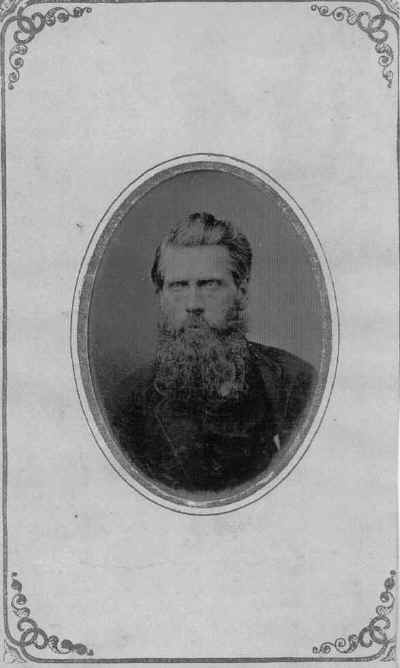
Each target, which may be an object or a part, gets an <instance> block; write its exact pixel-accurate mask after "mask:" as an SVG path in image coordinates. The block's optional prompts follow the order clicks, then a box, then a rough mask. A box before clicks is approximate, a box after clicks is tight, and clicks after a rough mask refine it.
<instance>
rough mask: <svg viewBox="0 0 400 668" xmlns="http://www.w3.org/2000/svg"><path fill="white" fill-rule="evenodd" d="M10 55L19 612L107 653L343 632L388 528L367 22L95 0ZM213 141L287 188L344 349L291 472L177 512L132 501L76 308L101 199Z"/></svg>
mask: <svg viewBox="0 0 400 668" xmlns="http://www.w3.org/2000/svg"><path fill="white" fill-rule="evenodd" d="M50 6H51V5H42V6H41V7H40V8H39V9H40V11H42V12H44V11H46V10H47V9H48V8H49V7H50ZM360 6H361V5H359V6H356V7H357V8H358V7H360ZM363 8H366V9H368V8H369V10H370V11H371V6H370V5H366V6H365V7H364V5H363ZM11 36H12V30H11V29H9V31H8V33H7V43H6V53H8V51H9V49H10V47H11V46H12V42H11ZM391 43H392V44H393V47H395V38H394V35H393V36H392V37H391ZM25 60H26V62H25V65H24V67H23V69H22V70H21V79H20V81H19V82H18V83H17V84H16V87H15V90H13V91H8V92H7V94H6V123H7V127H6V132H7V230H8V249H7V250H8V274H7V275H8V285H7V289H8V490H7V499H8V510H7V518H8V570H9V572H12V571H13V570H15V571H17V572H18V574H19V577H20V580H21V581H22V582H23V586H24V592H25V594H26V595H27V597H28V600H29V607H30V608H31V610H32V616H33V617H34V618H35V619H36V620H37V621H38V623H40V625H41V626H42V628H44V629H45V630H46V632H47V633H48V634H49V635H50V634H56V635H59V636H60V637H62V638H64V637H67V638H71V639H72V640H74V641H76V642H84V643H86V644H87V645H88V646H89V647H91V648H93V650H94V652H95V657H101V658H106V659H108V658H112V657H114V658H119V657H146V656H152V657H214V656H215V657H240V656H251V657H258V656H259V657H279V656H288V657H307V656H312V647H313V646H314V645H319V644H320V643H321V642H322V641H324V640H334V639H335V638H337V637H339V636H341V635H348V634H350V633H357V632H358V631H359V630H361V628H362V627H363V626H364V625H365V624H367V623H368V622H369V620H370V619H371V618H372V617H373V616H374V611H375V606H376V605H377V604H378V602H379V601H378V596H379V593H380V592H381V591H382V590H383V582H384V579H385V578H386V577H387V576H388V574H389V571H390V569H392V568H393V567H395V564H396V542H397V536H396V486H395V485H396V415H397V368H398V361H397V350H398V329H397V322H398V274H397V267H398V235H397V220H396V216H397V213H396V211H397V209H396V146H395V129H396V100H397V90H396V87H395V86H394V87H393V88H392V89H389V88H388V87H387V86H386V83H385V81H384V80H383V78H382V76H381V69H380V68H379V66H378V63H377V54H376V53H375V52H374V48H373V44H372V42H371V41H370V40H369V39H368V38H367V36H366V35H365V34H363V33H362V32H361V31H360V30H359V28H357V27H356V26H354V27H350V26H348V25H346V24H339V23H337V22H335V21H334V20H333V19H332V18H324V17H320V16H318V15H317V14H316V13H313V12H311V11H310V4H309V3H306V2H304V3H303V2H300V3H276V4H275V3H265V4H264V3H263V4H261V3H256V4H251V3H232V4H231V3H215V4H214V3H204V4H201V3H182V4H180V3H177V4H169V3H165V4H164V3H154V4H153V3H152V4H123V5H122V4H121V5H111V4H104V5H103V4H96V5H92V13H91V14H88V15H85V16H84V17H82V18H79V19H71V20H70V21H69V22H68V23H67V24H66V25H57V26H55V27H53V28H51V29H50V28H45V29H44V30H43V32H42V33H41V34H40V35H39V36H37V37H36V38H35V40H34V41H33V42H32V43H31V44H30V45H29V54H28V55H27V56H26V59H25ZM7 68H8V66H7ZM7 71H8V69H7ZM207 151H210V152H213V153H222V154H228V155H231V156H234V157H236V158H239V159H242V160H246V161H248V162H250V163H253V164H254V165H256V166H258V167H260V168H261V169H265V170H266V171H267V172H268V173H270V174H271V175H272V176H273V177H274V178H275V179H276V180H277V181H278V182H279V183H281V184H282V185H283V186H284V187H285V188H286V189H287V190H288V191H289V192H290V193H291V195H292V196H293V197H295V198H296V200H297V201H298V202H299V204H300V205H301V206H302V208H303V209H304V211H305V212H306V214H307V216H308V217H309V219H310V221H311V222H312V224H313V226H314V228H315V230H316V232H317V234H318V235H319V238H320V240H321V243H322V245H323V248H324V250H325V253H326V256H327V258H328V262H329V264H330V268H331V271H332V275H333V279H334V282H335V287H336V292H337V298H338V307H339V313H340V322H341V345H340V359H339V367H338V373H337V378H336V383H335V387H334V391H333V395H332V398H331V401H330V404H329V407H328V411H327V413H326V416H325V419H324V421H323V424H322V426H321V428H320V430H319V433H318V435H317V437H316V438H315V440H314V443H313V444H312V446H311V448H310V450H309V451H308V452H307V454H306V456H305V457H304V459H303V460H302V462H301V463H300V464H299V466H298V467H297V468H296V469H295V471H293V472H292V473H291V475H290V476H289V477H288V478H287V479H286V480H285V481H284V482H283V483H282V484H281V485H280V486H279V487H278V488H276V489H275V490H274V491H273V492H272V493H270V494H269V495H267V496H266V497H265V498H263V499H261V500H259V501H258V502H257V503H255V504H253V505H252V506H250V507H248V508H244V509H241V510H239V511H236V512H234V513H232V514H229V515H222V516H217V517H191V516H182V515H178V514H176V513H174V512H172V511H169V510H166V509H163V508H160V507H157V506H155V505H153V504H151V503H150V502H149V501H147V500H146V499H144V498H142V497H140V496H139V495H138V494H137V493H135V492H134V491H133V490H132V489H131V488H130V487H128V485H126V483H124V482H123V481H122V480H121V479H120V478H119V477H118V476H117V475H116V474H115V472H114V471H113V469H112V468H111V466H110V465H109V464H108V462H107V461H106V459H105V458H104V457H103V455H102V453H101V452H100V450H99V449H98V448H97V446H96V444H95V442H94V440H93V438H92V436H91V434H90V432H89V430H88V427H87V424H86V421H85V418H84V415H83V413H82V410H81V408H80V405H79V402H78V398H77V394H76V390H75V385H74V379H73V373H72V366H71V358H70V351H69V319H70V311H71V304H72V295H73V288H74V284H75V281H76V277H77V273H78V269H79V265H80V262H81V260H82V257H83V254H84V252H85V249H86V246H87V244H88V242H89V239H90V237H91V235H92V233H93V232H94V230H95V228H96V225H97V224H98V222H99V220H100V218H101V217H102V215H103V214H104V212H105V210H106V208H107V207H108V206H109V204H110V203H111V201H112V200H113V199H114V198H115V196H116V195H117V194H118V193H119V192H120V191H121V190H122V188H124V187H125V186H126V185H127V184H128V183H130V182H131V181H132V180H133V179H134V178H135V177H137V176H138V175H139V174H140V173H141V172H143V171H144V170H146V169H148V168H150V167H152V166H153V165H155V164H157V163H159V162H162V161H164V160H168V159H170V158H172V157H174V156H176V155H179V154H189V153H194V152H207ZM9 614H10V626H11V628H12V629H14V628H15V621H16V619H15V617H13V616H12V613H9ZM372 649H373V651H374V652H375V651H377V650H378V649H379V647H378V646H376V645H374V647H373V648H372ZM33 653H34V655H35V656H38V657H42V660H44V659H45V658H49V657H52V656H53V658H54V655H52V654H51V652H49V651H48V650H46V651H45V652H42V653H40V652H39V651H38V650H34V652H33ZM368 654H369V655H371V654H372V650H371V649H370V650H364V655H368ZM359 655H361V656H362V655H363V653H362V652H361V653H359Z"/></svg>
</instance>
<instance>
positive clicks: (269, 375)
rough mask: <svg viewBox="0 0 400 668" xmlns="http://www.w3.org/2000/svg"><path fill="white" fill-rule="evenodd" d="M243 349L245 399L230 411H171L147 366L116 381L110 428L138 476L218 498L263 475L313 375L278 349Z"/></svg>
mask: <svg viewBox="0 0 400 668" xmlns="http://www.w3.org/2000/svg"><path fill="white" fill-rule="evenodd" d="M248 345H249V350H250V367H251V374H250V381H251V382H250V388H249V393H248V395H247V396H246V399H245V400H243V401H242V402H241V403H238V402H236V403H235V404H232V405H231V406H229V405H226V406H225V407H222V408H221V407H218V408H215V409H213V408H210V407H207V408H201V406H198V405H197V406H192V407H191V408H188V407H187V406H186V407H185V408H184V409H182V407H179V406H176V405H172V404H171V403H170V402H169V401H167V400H166V399H165V397H163V396H162V395H161V394H160V393H159V392H158V391H157V389H156V388H155V387H154V383H153V379H154V370H153V367H152V366H149V367H146V368H144V369H141V370H140V371H138V372H136V373H135V374H133V375H131V376H128V378H127V379H126V380H125V381H124V382H123V384H122V386H121V388H120V389H119V392H118V393H117V397H116V400H115V402H114V404H113V408H112V410H111V425H112V428H113V431H114V432H115V434H116V436H117V439H118V441H119V443H120V444H121V446H122V448H123V450H124V451H125V453H126V454H127V455H128V457H129V458H130V459H131V461H132V463H133V464H135V465H136V466H137V467H138V468H139V469H140V470H141V471H142V472H143V473H144V474H146V475H147V476H149V477H150V478H151V479H153V480H157V481H158V482H161V483H163V484H164V485H166V486H168V487H170V488H174V489H180V488H182V489H186V490H191V491H195V490H198V491H199V490H203V491H205V490H213V491H217V490H221V489H225V488H227V487H232V486H235V485H238V484H241V483H243V482H245V481H246V480H249V479H253V478H254V477H255V476H257V475H259V474H260V473H264V472H265V471H266V470H267V468H268V466H269V463H270V461H271V459H272V457H273V456H274V454H275V453H276V452H277V450H278V449H279V448H280V447H282V445H284V444H285V442H286V441H287V440H288V438H289V437H290V435H291V434H292V433H293V431H294V430H295V428H296V426H297V424H298V423H299V420H300V418H301V417H302V415H303V413H304V411H305V408H306V406H307V404H308V402H309V400H310V397H311V394H312V390H313V387H314V383H315V376H316V374H315V371H314V369H313V367H312V366H311V365H310V364H308V363H307V362H304V361H303V360H301V359H299V358H298V357H296V356H295V355H292V354H291V353H288V352H286V351H284V350H280V349H278V348H271V347H266V346H263V345H261V344H259V343H251V342H249V344H248Z"/></svg>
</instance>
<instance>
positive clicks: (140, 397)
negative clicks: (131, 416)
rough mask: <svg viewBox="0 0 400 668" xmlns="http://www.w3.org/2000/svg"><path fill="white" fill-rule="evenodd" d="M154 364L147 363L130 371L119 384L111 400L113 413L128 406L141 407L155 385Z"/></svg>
mask: <svg viewBox="0 0 400 668" xmlns="http://www.w3.org/2000/svg"><path fill="white" fill-rule="evenodd" d="M153 378H154V365H153V364H152V363H150V364H146V365H144V366H141V367H139V368H137V369H136V370H135V371H133V372H131V373H128V374H127V375H126V376H125V377H124V378H123V379H122V380H121V381H120V383H119V384H118V385H117V387H116V388H115V390H114V392H113V397H112V400H111V402H110V403H111V406H110V408H111V411H112V412H113V413H116V414H118V413H120V412H121V411H122V412H123V411H124V410H125V408H126V407H133V406H135V405H136V406H137V407H140V406H141V405H142V404H143V403H144V402H145V398H146V394H147V392H148V390H149V389H150V388H151V387H152V385H153Z"/></svg>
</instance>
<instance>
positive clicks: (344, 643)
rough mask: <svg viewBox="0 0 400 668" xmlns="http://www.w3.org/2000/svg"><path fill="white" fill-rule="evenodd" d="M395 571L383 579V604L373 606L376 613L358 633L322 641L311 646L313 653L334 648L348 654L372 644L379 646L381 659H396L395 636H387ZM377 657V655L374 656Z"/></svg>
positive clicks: (391, 609) (392, 601)
mask: <svg viewBox="0 0 400 668" xmlns="http://www.w3.org/2000/svg"><path fill="white" fill-rule="evenodd" d="M395 577H396V571H390V577H388V578H387V579H386V580H385V584H384V586H385V591H383V592H381V594H380V596H379V600H380V601H381V603H383V604H384V605H378V606H377V607H376V608H375V612H376V615H375V617H373V618H372V619H371V621H370V622H369V624H367V626H364V628H362V629H361V631H360V632H359V633H358V634H355V633H354V634H351V635H349V636H348V637H347V639H346V638H343V637H341V638H336V640H335V641H334V642H323V643H322V644H321V645H320V646H319V647H313V653H314V654H324V655H327V654H330V653H331V652H332V650H336V652H338V653H339V654H350V653H351V652H354V651H355V650H356V649H360V648H364V649H365V648H368V647H372V646H373V645H377V646H380V648H381V649H380V651H379V652H378V655H379V658H380V659H381V660H382V661H395V659H396V636H395V635H393V637H389V630H390V628H391V626H392V622H391V619H390V617H389V615H391V613H392V612H393V609H394V606H395V597H394V594H393V591H392V590H393V589H394V587H395V586H396V579H395ZM376 658H378V656H377V657H376Z"/></svg>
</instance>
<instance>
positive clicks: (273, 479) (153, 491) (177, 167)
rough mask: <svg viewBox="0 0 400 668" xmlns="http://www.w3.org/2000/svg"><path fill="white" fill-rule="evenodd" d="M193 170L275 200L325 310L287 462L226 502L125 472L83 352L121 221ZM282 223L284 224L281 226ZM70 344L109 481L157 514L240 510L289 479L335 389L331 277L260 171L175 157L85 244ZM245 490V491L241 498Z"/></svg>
mask: <svg viewBox="0 0 400 668" xmlns="http://www.w3.org/2000/svg"><path fill="white" fill-rule="evenodd" d="M200 171H215V172H218V173H225V174H231V175H232V176H235V177H237V178H241V179H243V180H244V181H245V182H247V183H249V184H251V185H253V186H255V187H257V188H258V189H259V190H260V191H266V190H267V189H268V188H269V189H270V190H272V191H273V192H274V193H275V194H277V195H278V196H279V197H281V198H282V200H283V201H284V202H285V204H286V205H287V206H288V207H290V210H291V211H292V212H293V214H294V217H295V218H296V223H292V226H293V227H295V228H296V232H297V234H298V236H299V237H301V239H302V240H303V243H304V246H308V247H310V248H312V251H313V254H314V256H315V258H316V259H317V261H318V274H320V276H321V278H322V279H323V281H324V283H325V285H324V286H322V285H319V286H318V287H319V293H320V298H321V302H323V304H322V307H321V311H324V310H325V311H326V314H324V315H325V318H324V320H323V330H324V331H323V349H322V358H321V368H320V369H319V370H318V373H319V376H320V375H321V373H323V374H324V376H325V378H323V380H321V378H319V380H318V382H317V384H316V387H315V388H314V390H313V398H312V400H311V401H310V406H309V407H308V409H307V412H306V415H305V417H304V419H303V420H302V421H301V425H300V428H299V432H298V434H296V436H295V438H294V439H293V443H292V444H291V445H290V447H289V448H288V457H289V456H290V458H289V460H288V462H287V463H286V464H285V465H284V467H283V468H282V470H281V471H280V472H279V473H277V475H276V476H273V475H272V474H271V472H270V470H269V469H268V470H267V471H266V473H265V474H264V475H263V476H262V477H260V476H259V479H258V481H257V482H256V483H253V484H252V483H249V484H248V485H246V486H241V488H240V490H239V491H237V492H233V493H230V494H229V495H227V496H225V495H220V496H219V498H218V500H217V501H216V502H214V501H210V500H207V501H189V500H185V499H184V498H183V497H179V495H176V494H173V493H172V492H171V493H168V492H166V491H164V490H163V489H162V486H159V485H158V484H157V483H152V482H151V481H149V480H148V479H146V476H141V475H140V473H139V472H138V471H137V470H136V469H135V467H134V466H129V463H128V462H127V458H126V457H124V456H123V455H122V451H121V448H120V447H119V445H118V444H117V443H116V439H115V437H114V436H113V434H112V433H111V430H110V429H109V428H108V427H107V424H106V420H105V419H104V416H103V414H102V411H101V409H100V408H99V404H98V400H97V398H96V392H95V388H94V383H93V380H92V377H91V372H90V363H89V351H88V320H89V312H90V305H91V296H92V293H93V286H94V283H95V280H96V275H97V270H98V267H99V264H100V262H101V260H102V258H103V256H104V253H106V250H107V247H108V244H109V242H110V241H111V239H112V237H113V235H114V233H115V231H116V230H117V229H118V227H119V225H120V223H121V221H122V219H123V218H124V217H125V215H126V214H127V212H128V211H130V210H131V209H132V208H134V206H135V205H136V204H137V203H138V202H139V201H140V200H141V199H142V197H144V196H145V195H148V194H149V193H150V192H151V191H152V190H153V188H156V187H157V186H158V185H160V184H161V183H165V182H167V181H168V180H171V179H173V178H174V177H178V176H179V175H183V174H187V173H192V172H193V173H195V172H200ZM287 224H288V225H289V222H288V223H287ZM299 243H300V240H299ZM310 255H311V253H310ZM324 288H325V289H324ZM70 341H71V345H70V349H71V358H72V364H73V369H74V378H75V384H76V388H77V392H78V396H79V400H80V404H81V407H82V410H83V412H84V414H85V418H86V421H87V423H88V425H89V428H90V431H91V432H92V435H93V437H94V439H95V441H96V443H97V445H98V447H99V448H100V450H101V452H102V453H103V455H104V456H105V457H106V459H107V461H108V462H109V463H110V464H111V466H112V468H113V469H114V470H115V471H116V472H117V474H118V475H119V476H120V477H121V478H122V479H123V480H124V481H125V482H126V483H127V484H128V485H129V486H130V487H132V488H133V489H135V491H137V492H138V493H139V494H141V495H142V496H144V497H145V498H147V499H148V500H150V501H152V502H154V503H156V504H157V505H159V506H161V507H163V508H167V509H169V510H173V511H175V512H179V513H182V514H190V515H220V514H225V513H229V512H234V511H236V510H238V509H240V508H244V507H246V506H248V505H250V504H252V503H255V502H256V501H258V500H259V499H261V498H263V497H264V496H266V495H267V494H269V493H270V492H271V491H272V490H273V489H275V487H277V486H278V485H279V484H280V483H281V482H283V480H285V479H286V478H287V476H289V475H290V473H291V472H292V471H293V470H294V469H295V468H296V466H297V465H298V463H299V462H300V461H301V460H302V458H303V457H304V455H305V454H306V452H307V450H308V449H309V447H310V446H311V443H312V441H313V440H314V438H315V436H316V434H317V433H318V430H319V428H320V425H321V423H322V421H323V418H324V415H325V413H326V410H327V407H328V404H329V399H330V397H331V394H332V390H333V386H334V383H335V377H336V371H337V365H338V359H339V342H340V324H339V310H338V304H337V298H336V291H335V286H334V281H333V278H332V273H331V271H330V268H329V264H328V260H327V258H326V255H325V253H324V249H323V247H322V244H321V241H320V239H319V238H318V235H317V234H316V232H315V230H314V228H313V226H312V224H311V223H310V221H309V220H308V218H307V216H306V215H305V213H304V211H303V210H302V209H301V207H300V206H299V205H298V204H297V202H296V200H295V199H294V198H293V197H292V196H291V195H289V193H288V192H287V191H286V190H285V188H283V187H282V186H281V185H280V184H278V183H277V181H276V180H275V179H274V178H273V177H271V176H270V175H269V174H268V173H267V172H265V171H264V170H262V169H260V168H259V167H256V166H254V165H252V164H250V163H248V162H246V161H244V160H240V159H238V158H233V157H232V156H227V155H221V154H216V153H193V154H187V155H180V156H176V157H175V158H171V159H169V160H165V161H163V162H161V163H159V164H157V165H155V166H154V167H152V168H150V169H147V170H146V171H145V172H143V173H142V174H141V175H139V176H138V177H137V178H136V179H135V180H134V181H132V182H131V183H130V184H129V185H128V186H127V187H126V188H124V189H123V190H122V192H121V193H120V194H119V195H118V196H117V197H116V198H115V199H114V201H113V202H112V204H111V205H110V207H109V208H108V209H107V212H106V214H105V215H104V216H103V218H102V219H101V221H100V223H99V224H98V226H97V228H96V230H95V231H94V233H93V235H92V237H91V239H90V241H89V244H88V246H87V248H86V252H85V255H84V257H83V260H82V263H81V265H80V268H79V273H78V278H77V282H76V285H75V290H74V297H73V306H72V310H71V328H70ZM328 347H329V348H330V351H329V354H328V350H327V348H328ZM110 454H111V459H110V456H109V455H110ZM115 460H116V461H115ZM124 460H125V461H124ZM272 473H273V472H272ZM249 488H252V490H251V491H249Z"/></svg>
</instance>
